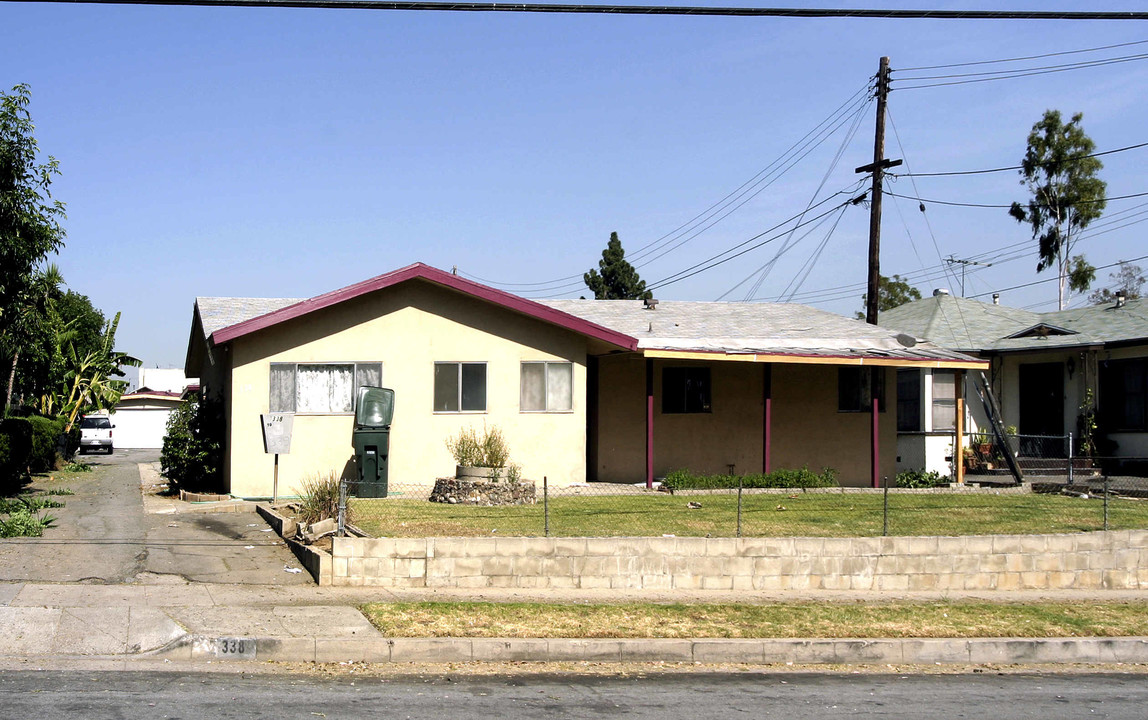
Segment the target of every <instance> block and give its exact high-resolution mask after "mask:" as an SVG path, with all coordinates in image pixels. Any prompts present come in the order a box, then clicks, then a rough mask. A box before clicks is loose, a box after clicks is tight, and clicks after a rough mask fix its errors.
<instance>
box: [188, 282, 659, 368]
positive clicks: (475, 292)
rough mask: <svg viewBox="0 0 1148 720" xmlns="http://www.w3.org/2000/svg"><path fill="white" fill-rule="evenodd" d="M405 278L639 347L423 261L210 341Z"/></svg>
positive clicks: (232, 336) (220, 333)
mask: <svg viewBox="0 0 1148 720" xmlns="http://www.w3.org/2000/svg"><path fill="white" fill-rule="evenodd" d="M408 280H423V281H426V282H429V283H431V284H433V285H438V286H440V287H445V288H448V289H450V290H454V291H456V292H460V293H462V294H464V295H469V296H470V297H474V298H477V299H479V300H483V301H485V302H489V303H491V304H494V305H498V306H500V307H503V308H506V309H508V310H512V311H514V312H517V313H520V314H522V315H526V316H528V317H532V318H535V319H537V320H542V321H543V322H548V323H550V324H552V325H557V326H559V327H562V328H565V329H567V330H570V331H572V332H575V333H578V334H580V335H586V336H589V337H592V338H595V339H597V340H601V341H603V342H606V343H609V344H611V345H615V346H617V347H620V348H624V349H626V350H635V349H637V347H638V341H637V339H635V338H632V337H630V336H629V335H625V334H623V333H620V332H617V331H615V330H611V329H609V328H606V327H603V326H601V325H598V324H595V323H592V322H590V321H588V320H583V319H582V318H579V317H576V316H574V315H570V314H569V313H564V312H562V311H561V310H555V309H554V308H551V307H547V306H546V305H543V304H541V303H536V302H534V301H533V300H527V299H526V298H522V297H519V296H517V295H513V294H511V293H508V292H504V291H502V290H496V289H494V288H492V287H487V286H486V285H481V284H479V283H476V282H472V281H470V280H467V279H465V278H461V277H459V276H457V275H454V274H452V273H447V272H443V271H442V270H439V269H438V268H433V267H430V266H429V265H424V264H423V263H415V264H414V265H408V266H407V267H405V268H401V269H399V270H395V271H393V272H390V273H386V274H384V275H379V276H377V277H374V278H371V279H369V280H364V281H362V282H359V283H355V284H354V285H348V286H347V287H345V288H341V289H339V290H334V291H332V292H329V293H325V294H323V295H318V296H316V297H313V298H310V299H308V300H303V301H301V302H297V303H295V304H294V305H288V306H287V307H285V308H281V309H279V310H276V311H274V312H270V313H266V314H264V315H260V316H258V317H254V318H251V319H250V320H244V321H243V322H240V323H236V324H235V325H230V326H228V327H225V328H222V329H220V330H216V331H215V332H214V333H212V334H211V337H210V343H211V344H212V345H221V344H223V343H227V342H231V341H232V340H235V339H236V338H240V337H243V336H244V335H249V334H251V333H253V332H257V331H259V330H264V329H266V328H269V327H271V326H273V325H278V324H279V323H281V322H285V321H287V320H292V319H295V318H298V317H302V316H304V315H308V314H310V313H312V312H316V311H318V310H322V309H324V308H328V307H331V306H333V305H337V304H339V303H341V302H345V301H347V300H351V299H353V298H357V297H359V296H362V295H366V294H367V293H371V292H375V291H376V290H382V289H385V288H388V287H392V286H394V285H398V284H400V283H404V282H406V281H408Z"/></svg>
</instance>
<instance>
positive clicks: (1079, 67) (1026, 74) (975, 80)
mask: <svg viewBox="0 0 1148 720" xmlns="http://www.w3.org/2000/svg"><path fill="white" fill-rule="evenodd" d="M1144 59H1148V55H1142V56H1139V55H1138V56H1136V57H1130V58H1124V59H1118V60H1104V61H1095V62H1092V63H1089V64H1081V65H1074V66H1071V67H1061V68H1057V69H1054V70H1034V71H1032V72H1023V71H1013V73H1012V74H1001V75H998V76H997V77H982V78H973V79H971V80H951V81H949V82H939V83H926V84H924V85H899V86H897V87H896V88H895V89H896V90H921V89H924V88H934V87H945V86H948V85H969V84H972V83H982V82H993V81H996V80H1013V79H1015V78H1022V77H1031V76H1033V75H1049V74H1052V73H1061V72H1068V71H1070V70H1083V69H1087V68H1092V67H1102V66H1104V65H1118V64H1120V63H1126V62H1135V61H1137V60H1144ZM914 79H915V78H908V81H912V80H914Z"/></svg>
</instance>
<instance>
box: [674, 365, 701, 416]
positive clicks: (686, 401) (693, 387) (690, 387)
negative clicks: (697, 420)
mask: <svg viewBox="0 0 1148 720" xmlns="http://www.w3.org/2000/svg"><path fill="white" fill-rule="evenodd" d="M712 402H713V392H712V388H711V385H710V369H709V368H708V367H700V368H698V367H668V368H664V369H663V370H662V412H663V413H667V414H670V413H708V412H713V408H712Z"/></svg>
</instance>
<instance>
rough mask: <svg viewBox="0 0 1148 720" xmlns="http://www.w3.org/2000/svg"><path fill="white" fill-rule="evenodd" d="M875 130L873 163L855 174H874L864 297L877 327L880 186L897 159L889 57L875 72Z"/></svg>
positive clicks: (867, 316)
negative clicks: (890, 132) (889, 121)
mask: <svg viewBox="0 0 1148 720" xmlns="http://www.w3.org/2000/svg"><path fill="white" fill-rule="evenodd" d="M876 92H877V128H876V133H875V134H874V138H873V162H872V164H870V165H862V166H861V167H859V168H857V169H856V170H855V171H854V172H859V173H864V172H872V173H873V196H872V201H871V203H870V205H869V285H868V291H867V292H866V295H865V322H867V323H869V324H870V325H876V324H877V307H878V306H877V301H878V299H879V298H878V291H879V290H880V285H881V187H882V180H883V179H884V176H885V170H887V169H888V168H891V167H897V166H898V165H900V164H901V161H900V160H887V159H886V158H885V102H886V100H887V98H888V96H889V58H887V57H883V58H881V66H880V69H878V71H877V87H876Z"/></svg>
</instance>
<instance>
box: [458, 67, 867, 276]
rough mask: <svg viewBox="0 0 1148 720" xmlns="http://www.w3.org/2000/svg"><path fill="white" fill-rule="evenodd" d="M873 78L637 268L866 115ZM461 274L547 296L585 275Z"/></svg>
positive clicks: (637, 255) (638, 256)
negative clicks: (523, 278)
mask: <svg viewBox="0 0 1148 720" xmlns="http://www.w3.org/2000/svg"><path fill="white" fill-rule="evenodd" d="M874 77H875V76H874ZM872 79H873V78H870V80H869V81H866V84H865V85H864V86H862V87H861V88H860V89H859V90H857V91H856V92H854V93H853V94H852V95H851V96H850V97H849V98H848V99H846V100H845V101H844V102H843V103H841V104H840V105H839V106H837V108H836V109H834V110H833V111H832V112H830V113H829V114H828V115H827V116H826V117H825V118H823V119H822V120H821V121H820V122H818V123H817V124H816V125H815V126H814V127H813V129H812V130H810V131H808V132H807V133H805V135H803V136H802V137H801V138H800V139H798V140H797V141H796V142H794V143H793V144H792V145H790V146H789V147H788V148H787V149H786V150H785V151H784V152H782V154H781V155H779V156H778V157H777V158H775V159H774V160H773V161H772V162H770V163H769V164H768V165H766V166H765V167H764V168H762V169H761V170H759V171H758V172H757V173H755V174H754V175H753V176H752V177H751V178H750V179H749V180H746V181H745V182H743V183H742V184H741V185H740V186H738V187H737V188H735V189H734V190H733V191H731V192H729V193H727V194H726V195H725V196H724V197H722V198H721V199H720V200H718V201H717V202H715V203H713V204H711V205H710V206H709V207H707V208H706V209H705V210H703V211H701V212H700V213H698V214H697V215H695V216H694V217H692V218H691V219H690V220H687V221H686V222H685V223H683V224H681V225H679V226H678V227H676V228H674V229H673V230H671V231H670V232H668V233H666V234H664V235H662V236H661V237H659V238H657V239H655V240H653V241H651V242H648V243H646V244H645V245H642V246H641V247H639V248H638V249H637V250H634V251H632V252H631V253H629V256H628V259H629V260H630V261H631V262H632V263H633V264H634V266H635V267H644V266H645V265H648V264H649V263H650V262H653V261H654V260H656V259H658V258H659V257H662V255H659V256H657V257H654V258H647V257H646V256H647V255H649V253H650V252H652V251H653V250H656V249H657V248H658V246H659V245H664V244H665V242H673V241H674V240H677V239H679V238H680V237H681V236H682V234H684V233H687V232H689V231H691V230H694V229H696V228H697V227H698V225H699V224H700V223H699V221H701V222H705V221H708V220H710V219H712V218H713V217H714V215H716V214H717V213H719V212H721V211H722V210H725V209H727V208H729V206H730V205H731V204H733V203H736V202H737V201H738V200H741V199H742V198H743V197H744V196H745V195H746V193H749V192H750V191H751V190H753V189H755V188H759V186H760V185H761V184H762V183H764V182H765V181H766V180H767V179H769V177H770V176H771V175H773V173H774V172H777V168H778V166H781V165H784V164H785V163H787V162H789V163H790V164H789V165H788V166H786V167H785V168H784V169H782V170H781V172H780V173H779V174H778V175H777V176H776V177H774V178H773V179H772V180H769V182H768V184H766V185H765V186H764V187H760V188H759V189H757V190H756V192H753V194H752V195H751V196H750V197H748V198H745V199H744V200H743V201H742V202H740V203H738V204H737V205H736V207H734V208H732V209H731V210H729V212H726V213H725V214H724V215H722V216H721V218H719V219H718V220H716V221H714V222H712V223H711V224H710V225H708V226H707V227H705V228H703V229H702V230H701V231H699V232H697V233H695V234H694V235H693V236H691V237H690V238H689V239H688V240H692V239H693V238H694V237H697V235H699V234H700V233H701V232H704V231H705V230H708V229H709V228H711V227H713V226H714V225H716V224H717V223H718V222H720V221H721V220H724V219H725V218H726V217H728V216H729V215H730V214H732V213H733V212H734V211H736V210H738V209H740V208H741V207H742V206H744V205H745V204H746V202H748V201H749V200H750V199H752V198H753V197H756V196H757V195H758V194H760V193H761V191H762V190H764V189H765V187H768V185H770V184H772V183H773V182H775V181H776V180H777V179H778V178H780V177H781V176H782V175H784V174H785V172H787V171H788V170H789V169H790V168H792V167H793V166H794V165H795V164H796V162H797V161H800V160H802V159H804V158H805V157H807V156H808V155H809V153H811V152H812V151H813V150H814V149H815V148H816V147H818V146H820V145H821V144H822V143H823V142H825V140H827V139H828V138H829V137H832V135H833V134H835V133H836V131H837V130H838V129H839V128H840V126H841V125H842V124H844V122H848V120H849V118H851V117H853V116H854V115H855V114H857V113H859V112H862V111H863V110H864V108H865V107H867V106H868V104H869V103H870V102H871V98H870V97H869V93H870V91H871V89H872V82H871V81H872ZM827 126H828V127H827ZM803 151H804V152H803ZM796 153H801V154H800V156H799V157H796V160H795V161H794V162H790V160H793V158H792V157H791V156H792V155H795V154H796ZM688 240H687V242H688ZM681 244H684V243H679V245H677V246H675V248H676V247H679V246H680V245H681ZM663 255H664V253H663ZM459 274H461V275H463V276H465V277H468V278H470V279H472V280H477V281H479V282H483V283H486V284H488V285H494V286H498V287H514V288H537V290H535V291H531V290H523V291H521V292H522V293H524V294H525V293H530V292H542V293H545V292H550V291H555V290H562V289H565V288H571V287H583V281H582V273H578V274H576V275H567V276H565V277H561V278H555V279H552V280H545V281H537V282H525V283H523V282H501V281H496V280H491V279H488V278H484V277H481V276H479V275H475V274H472V273H469V272H465V271H462V270H460V271H459Z"/></svg>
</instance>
